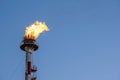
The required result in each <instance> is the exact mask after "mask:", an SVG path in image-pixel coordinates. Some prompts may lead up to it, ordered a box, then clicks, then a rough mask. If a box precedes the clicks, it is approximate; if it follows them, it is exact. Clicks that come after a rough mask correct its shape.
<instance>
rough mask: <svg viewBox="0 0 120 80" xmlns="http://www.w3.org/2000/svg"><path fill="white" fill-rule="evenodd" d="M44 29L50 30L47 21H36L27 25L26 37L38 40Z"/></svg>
mask: <svg viewBox="0 0 120 80" xmlns="http://www.w3.org/2000/svg"><path fill="white" fill-rule="evenodd" d="M44 31H49V28H48V27H47V25H46V24H45V22H39V21H36V22H35V23H34V24H32V25H30V26H28V27H26V30H25V36H24V38H25V39H33V40H36V39H37V38H38V37H39V36H40V34H41V33H43V32H44Z"/></svg>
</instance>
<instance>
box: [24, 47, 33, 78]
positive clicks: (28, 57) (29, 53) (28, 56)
mask: <svg viewBox="0 0 120 80" xmlns="http://www.w3.org/2000/svg"><path fill="white" fill-rule="evenodd" d="M31 56H32V50H31V49H30V48H27V49H26V72H25V80H31V78H32V77H31V65H32V59H31Z"/></svg>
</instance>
